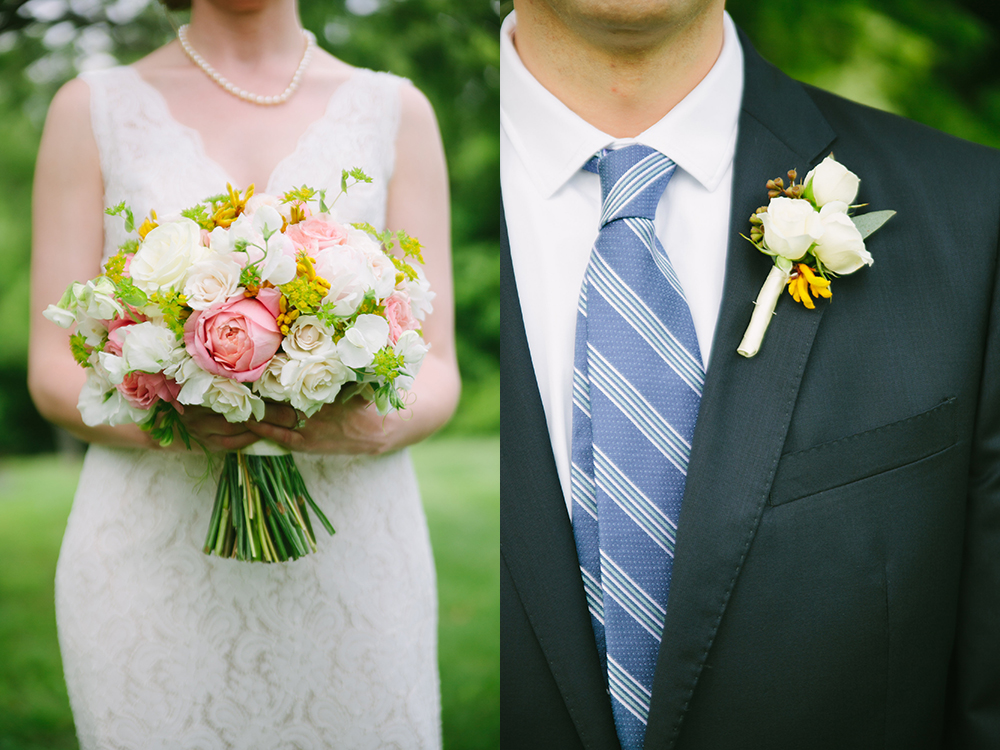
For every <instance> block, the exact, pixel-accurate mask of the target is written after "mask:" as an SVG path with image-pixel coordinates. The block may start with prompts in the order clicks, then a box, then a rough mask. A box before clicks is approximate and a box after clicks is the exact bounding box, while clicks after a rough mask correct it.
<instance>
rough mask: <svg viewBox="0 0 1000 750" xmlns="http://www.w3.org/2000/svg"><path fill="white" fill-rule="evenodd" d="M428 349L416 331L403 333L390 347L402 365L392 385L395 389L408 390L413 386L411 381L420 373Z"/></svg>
mask: <svg viewBox="0 0 1000 750" xmlns="http://www.w3.org/2000/svg"><path fill="white" fill-rule="evenodd" d="M429 348H430V347H429V346H428V345H427V344H426V343H425V342H424V340H423V339H422V338H420V336H418V335H417V332H416V331H404V332H403V334H402V335H401V336H400V337H399V339H398V340H397V341H396V344H395V345H394V346H393V347H392V350H393V352H394V353H395V354H396V356H397V357H402V359H403V364H402V366H401V367H400V368H399V375H398V376H396V380H395V383H394V385H395V386H396V387H397V388H403V389H405V390H409V389H410V388H411V387H412V386H413V379H414V378H416V377H417V373H419V372H420V366H421V365H422V364H423V362H424V357H425V356H427V350H428V349H429Z"/></svg>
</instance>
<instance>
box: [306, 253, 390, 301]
mask: <svg viewBox="0 0 1000 750" xmlns="http://www.w3.org/2000/svg"><path fill="white" fill-rule="evenodd" d="M314 266H315V268H316V275H317V276H320V277H321V278H323V279H326V280H327V281H328V282H329V283H330V291H329V292H327V293H326V296H325V297H324V298H323V302H324V303H331V304H333V314H334V315H337V316H339V317H342V318H346V317H348V316H351V315H353V314H354V313H355V312H357V309H358V307H359V306H360V305H361V303H362V302H363V301H364V299H365V294H367V292H368V290H370V289H372V288H374V286H375V274H374V273H373V271H372V269H371V266H370V265H369V264H368V258H367V256H366V255H365V254H364V253H362V252H360V251H359V250H357V249H355V248H353V247H351V246H350V245H334V246H333V247H328V248H327V249H326V250H320V251H319V253H317V254H316V262H315V263H314Z"/></svg>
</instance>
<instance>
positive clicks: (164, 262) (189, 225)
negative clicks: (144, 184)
mask: <svg viewBox="0 0 1000 750" xmlns="http://www.w3.org/2000/svg"><path fill="white" fill-rule="evenodd" d="M208 253H209V250H208V248H206V247H204V246H203V245H202V244H201V228H200V227H199V226H198V225H197V224H195V223H194V222H193V221H191V220H190V219H180V220H178V221H175V222H171V223H168V224H160V226H158V227H156V228H154V229H153V230H152V231H150V233H149V234H147V235H146V239H145V240H143V242H142V245H140V246H139V250H138V251H137V252H136V254H135V255H134V256H133V257H132V263H131V265H130V266H129V273H130V274H131V276H132V281H133V282H134V283H135V285H136V286H137V287H139V288H140V289H142V290H143V291H144V292H146V293H148V294H151V293H153V292H156V291H159V290H160V289H177V290H180V289H182V288H183V287H184V281H185V279H186V278H187V273H188V269H189V268H190V267H191V264H192V263H197V262H198V261H199V260H202V259H203V258H204V257H205V256H207V255H208Z"/></svg>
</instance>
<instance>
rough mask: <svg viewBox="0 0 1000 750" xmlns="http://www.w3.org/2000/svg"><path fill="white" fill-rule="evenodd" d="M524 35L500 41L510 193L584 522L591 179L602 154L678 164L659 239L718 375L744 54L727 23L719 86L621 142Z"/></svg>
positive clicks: (528, 307)
mask: <svg viewBox="0 0 1000 750" xmlns="http://www.w3.org/2000/svg"><path fill="white" fill-rule="evenodd" d="M516 23H517V21H516V17H515V14H514V13H511V14H510V15H508V16H507V18H506V19H505V20H504V23H503V27H502V29H501V32H500V184H501V189H502V192H503V203H504V211H505V213H506V218H507V229H508V235H509V237H510V251H511V256H512V260H513V264H514V277H515V280H516V282H517V290H518V297H519V299H520V302H521V311H522V313H523V316H524V327H525V332H526V334H527V338H528V348H529V350H530V353H531V362H532V365H533V367H534V371H535V378H536V379H537V381H538V390H539V393H540V394H541V398H542V405H543V407H544V409H545V419H546V423H547V425H548V430H549V437H550V439H551V441H552V452H553V454H554V455H555V461H556V469H557V470H558V472H559V480H560V482H561V484H562V489H563V494H564V495H565V499H566V507H567V509H568V510H569V512H570V514H571V515H572V508H573V505H572V500H571V498H570V456H571V436H572V426H573V401H572V399H573V388H572V383H573V355H574V351H573V350H574V338H575V335H574V334H575V330H576V307H577V299H578V297H579V295H580V285H581V284H582V282H583V274H584V271H585V270H586V267H587V262H588V260H589V258H590V250H591V248H592V247H593V244H594V240H595V239H596V237H597V232H598V229H599V227H598V217H599V216H600V212H601V211H600V209H601V186H600V178H599V177H598V176H597V175H596V174H593V173H591V172H587V171H584V170H583V169H582V167H583V165H584V164H585V163H586V162H587V161H588V160H589V159H590V158H591V157H592V156H594V154H596V153H597V152H598V151H600V150H601V149H602V148H606V147H608V146H618V145H623V144H624V143H642V144H644V145H647V146H649V147H651V148H655V149H656V150H658V151H660V152H661V153H663V154H666V155H667V156H669V157H670V158H671V159H673V160H674V161H675V162H676V163H677V170H676V172H675V173H674V176H673V177H672V178H671V180H670V183H669V184H668V185H667V189H666V191H665V192H664V194H663V198H662V199H661V201H660V203H659V206H658V207H657V211H656V220H655V226H656V234H657V236H658V237H659V239H660V242H662V243H663V247H664V248H665V249H666V252H667V255H668V256H669V257H670V262H671V263H672V264H673V267H674V270H675V272H676V273H677V276H678V278H679V279H680V282H681V285H682V286H683V288H684V292H685V294H686V296H687V299H688V302H689V304H690V306H691V316H692V318H693V319H694V327H695V331H696V333H697V335H698V344H699V346H700V348H701V356H702V359H703V361H704V363H705V364H706V366H707V363H708V359H709V354H710V352H711V348H712V337H713V335H714V333H715V324H716V320H717V319H718V316H719V305H720V303H721V301H722V283H723V276H724V274H725V269H726V250H727V248H728V246H729V241H730V239H731V238H730V236H729V210H730V204H731V202H732V182H733V155H734V153H735V150H736V128H737V121H738V119H739V111H740V105H741V100H742V96H743V50H742V49H741V47H740V43H739V39H738V37H737V35H736V27H735V25H734V24H733V21H732V19H731V18H730V17H729V14H726V17H725V41H724V43H723V47H722V52H721V53H720V54H719V58H718V60H716V62H715V65H714V66H713V67H712V69H711V70H710V71H709V73H708V75H706V76H705V78H704V79H702V81H701V83H699V84H698V86H697V87H696V88H695V89H694V90H693V91H692V92H691V93H690V94H688V95H687V97H685V98H684V99H683V100H682V101H681V102H680V103H679V104H677V106H675V107H674V108H673V109H672V110H671V111H670V112H669V113H668V114H667V115H666V116H665V117H664V118H663V119H662V120H660V121H659V122H657V123H656V124H655V125H653V126H652V127H650V128H649V129H648V130H646V131H645V132H644V133H642V134H641V135H639V136H638V137H636V138H634V139H630V140H628V141H621V140H616V139H615V138H613V137H611V136H609V135H608V134H606V133H602V132H601V131H600V130H598V129H597V128H595V127H593V126H592V125H590V124H588V123H587V122H585V121H584V120H583V119H581V118H580V117H579V116H578V115H576V114H575V113H573V112H572V111H570V109H569V108H568V107H566V106H565V105H564V104H563V103H562V102H561V101H559V99H557V98H556V97H555V96H554V95H553V94H551V93H550V92H549V91H548V90H547V89H546V88H545V87H544V86H542V85H541V84H540V83H539V82H538V81H537V80H536V79H535V77H534V76H532V75H531V73H529V72H528V70H527V69H526V68H525V67H524V65H523V63H522V62H521V59H520V58H519V57H518V54H517V50H516V49H515V48H514V44H513V42H512V35H513V33H514V28H515V25H516ZM747 218H748V219H749V217H747ZM501 366H502V365H501Z"/></svg>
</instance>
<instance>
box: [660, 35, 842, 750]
mask: <svg viewBox="0 0 1000 750" xmlns="http://www.w3.org/2000/svg"><path fill="white" fill-rule="evenodd" d="M741 42H742V44H743V49H744V57H745V86H744V95H743V101H744V104H743V110H742V112H741V115H740V121H739V137H738V141H737V149H736V160H735V165H734V174H733V203H732V214H731V218H730V235H729V236H730V238H731V240H730V247H729V252H728V257H727V263H726V278H725V282H724V291H723V301H722V307H721V310H720V314H719V320H718V324H717V327H716V332H715V340H714V344H713V347H712V356H711V361H710V363H709V368H708V372H707V376H706V382H705V389H704V395H703V396H702V401H701V407H700V411H699V414H698V423H697V427H696V429H695V434H694V441H693V445H692V452H691V462H690V465H689V468H688V477H687V486H686V490H685V496H684V502H683V505H682V509H681V516H680V521H679V525H678V539H677V548H676V557H675V561H674V567H673V575H672V579H671V585H670V602H669V605H668V607H667V617H666V623H665V627H664V633H663V641H662V644H661V647H660V654H659V659H658V662H657V672H656V678H655V681H654V684H653V692H652V704H651V707H650V714H649V724H648V726H647V732H646V743H645V746H646V747H647V748H657V749H658V750H659V749H660V748H670V747H673V746H674V744H675V743H676V741H677V737H678V734H679V731H680V726H681V721H682V719H683V717H684V714H685V712H686V710H687V708H688V705H689V704H690V702H691V698H692V695H693V694H694V691H695V686H696V684H697V682H698V677H699V675H700V674H701V670H702V667H703V666H704V664H705V661H706V658H707V656H708V652H709V649H710V647H711V645H712V641H713V639H714V637H715V634H716V631H717V629H718V627H719V623H720V621H721V619H722V617H723V614H724V612H725V609H726V604H727V603H728V601H729V596H730V594H731V592H732V590H733V587H734V586H735V585H736V581H737V577H738V576H739V573H740V569H741V566H742V564H743V560H744V558H745V556H746V554H747V551H748V550H749V548H750V544H751V542H752V540H753V536H754V533H755V532H756V529H757V524H758V521H759V520H760V516H761V513H762V511H763V508H764V504H765V502H766V499H767V496H768V493H769V491H770V486H771V482H772V480H773V478H774V472H775V468H776V466H777V463H778V458H779V457H780V455H781V451H782V446H783V444H784V441H785V435H786V433H787V431H788V424H789V420H790V417H791V413H792V409H793V406H794V404H795V399H796V396H797V394H798V389H799V384H800V382H801V379H802V374H803V371H804V369H805V365H806V360H807V359H808V356H809V351H810V348H811V346H812V342H813V338H814V336H815V334H816V329H817V328H818V326H819V323H820V320H821V319H822V315H823V310H824V309H825V307H826V305H825V304H820V305H817V309H816V310H806V309H805V308H804V307H802V306H801V305H798V304H794V303H793V302H792V301H791V300H790V299H789V300H782V301H781V302H780V303H779V305H778V309H777V314H776V316H775V317H774V319H773V320H772V322H771V326H770V328H769V329H768V332H767V336H766V338H765V340H764V344H763V346H762V348H761V351H760V353H759V354H758V355H757V356H756V357H755V358H753V359H744V358H743V357H741V356H739V355H738V354H736V348H737V346H738V345H739V342H740V339H741V338H742V336H743V332H744V331H745V329H746V326H747V323H748V322H749V320H750V313H751V311H752V309H753V308H752V302H753V300H754V299H755V298H756V296H757V293H758V291H759V290H760V287H761V285H762V284H763V283H764V279H765V277H766V276H767V273H768V271H769V269H770V266H771V260H770V258H767V257H766V256H764V255H763V254H762V253H759V252H758V251H757V250H755V249H754V248H753V247H752V246H751V245H750V243H749V242H747V241H746V240H744V239H743V238H742V237H740V233H741V232H742V233H747V232H748V231H749V218H750V215H751V214H752V213H753V212H754V211H755V210H756V209H757V207H759V206H760V205H763V204H765V203H766V202H767V192H766V188H765V183H766V182H767V180H768V179H771V178H774V177H779V176H783V175H784V173H785V172H787V171H788V170H789V169H791V168H796V169H798V170H799V173H800V174H803V175H804V174H805V171H806V169H808V168H809V167H811V166H812V165H813V164H814V163H815V162H816V161H817V160H818V159H819V158H820V157H821V156H822V155H825V152H826V149H828V148H829V146H830V144H831V142H832V141H833V139H834V133H833V131H832V130H831V128H830V126H829V125H828V124H827V122H826V120H825V119H824V118H823V116H822V115H821V114H820V113H819V111H818V110H817V109H816V107H815V105H814V104H813V102H812V100H811V99H810V98H809V97H808V95H807V94H806V93H805V91H804V90H803V88H802V87H801V85H799V84H797V83H795V82H794V81H792V80H791V79H789V78H786V77H785V76H784V75H783V74H781V73H780V72H779V71H777V70H776V69H774V68H773V67H771V66H770V65H769V64H768V63H766V62H764V61H763V60H762V59H761V58H760V57H759V56H758V55H757V53H756V52H755V51H754V50H753V48H752V47H751V45H750V43H749V42H748V41H747V39H746V38H745V37H743V36H741ZM785 296H787V295H785Z"/></svg>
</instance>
